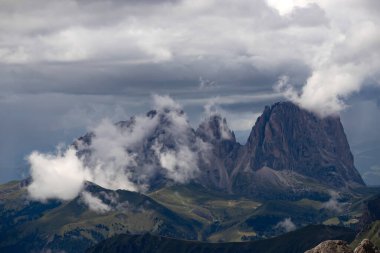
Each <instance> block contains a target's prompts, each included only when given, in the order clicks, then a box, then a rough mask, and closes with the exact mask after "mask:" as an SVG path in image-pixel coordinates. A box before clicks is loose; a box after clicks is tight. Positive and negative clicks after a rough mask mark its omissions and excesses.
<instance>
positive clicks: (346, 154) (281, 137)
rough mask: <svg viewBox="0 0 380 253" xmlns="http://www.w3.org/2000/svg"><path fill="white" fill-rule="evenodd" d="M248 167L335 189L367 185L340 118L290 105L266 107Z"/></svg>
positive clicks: (254, 136) (249, 146) (255, 130)
mask: <svg viewBox="0 0 380 253" xmlns="http://www.w3.org/2000/svg"><path fill="white" fill-rule="evenodd" d="M246 146H247V151H248V155H249V161H248V163H249V164H248V166H249V168H250V169H252V170H254V171H257V170H259V169H261V168H262V167H264V166H266V167H270V168H272V169H274V170H291V171H295V172H297V173H299V174H301V175H305V176H308V177H311V178H314V179H317V180H318V181H320V182H324V183H325V184H327V185H330V186H333V187H345V186H348V185H363V184H364V182H363V180H362V178H361V177H360V174H359V173H358V171H357V170H356V169H355V166H354V160H353V156H352V153H351V151H350V147H349V144H348V142H347V138H346V135H345V133H344V130H343V126H342V124H341V122H340V119H339V118H338V117H328V118H323V119H322V118H319V117H318V116H316V115H314V114H313V113H310V112H308V111H305V110H303V109H301V108H299V107H298V106H296V105H294V104H293V103H290V102H282V103H276V104H274V105H273V106H271V107H266V108H265V110H264V113H263V114H262V115H261V116H260V117H259V118H258V120H257V122H256V124H255V126H254V127H253V128H252V132H251V135H250V136H249V139H248V143H247V145H246Z"/></svg>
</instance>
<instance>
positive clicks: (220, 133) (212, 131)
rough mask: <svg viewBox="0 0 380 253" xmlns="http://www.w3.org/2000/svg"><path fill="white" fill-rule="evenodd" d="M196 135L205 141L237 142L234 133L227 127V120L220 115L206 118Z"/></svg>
mask: <svg viewBox="0 0 380 253" xmlns="http://www.w3.org/2000/svg"><path fill="white" fill-rule="evenodd" d="M196 133H197V135H198V136H200V137H201V138H202V139H203V140H205V141H212V140H216V141H221V140H229V141H233V142H235V141H236V139H235V134H234V132H233V131H231V129H230V128H229V127H228V125H227V120H226V119H225V118H222V116H221V115H220V114H213V115H211V116H209V117H208V118H206V119H205V120H204V121H203V122H202V123H201V124H200V125H199V127H198V129H197V131H196Z"/></svg>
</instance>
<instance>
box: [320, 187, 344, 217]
mask: <svg viewBox="0 0 380 253" xmlns="http://www.w3.org/2000/svg"><path fill="white" fill-rule="evenodd" d="M330 196H331V198H330V199H329V200H328V201H327V202H324V203H323V204H322V207H323V208H326V209H328V210H330V211H334V212H338V213H339V212H341V211H342V210H343V208H344V206H345V205H344V204H343V203H340V202H339V201H338V199H339V193H337V192H334V191H332V192H330Z"/></svg>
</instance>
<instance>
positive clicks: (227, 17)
mask: <svg viewBox="0 0 380 253" xmlns="http://www.w3.org/2000/svg"><path fill="white" fill-rule="evenodd" d="M0 17H1V18H0V117H1V121H0V122H1V123H0V140H1V142H0V182H5V181H8V180H10V179H14V178H20V177H22V176H25V171H27V164H26V162H25V157H26V156H27V155H28V154H30V153H31V152H32V151H33V150H38V151H42V152H47V151H54V149H55V147H56V146H57V145H58V144H59V143H66V144H70V143H71V142H72V140H73V139H74V138H75V137H78V136H80V135H82V134H83V133H85V132H86V130H87V129H88V128H89V127H91V126H93V125H94V124H96V123H97V122H99V120H101V119H102V118H105V117H107V118H110V119H111V120H113V121H118V120H123V119H126V118H129V117H130V116H132V115H134V114H136V113H141V112H145V111H147V110H149V109H150V106H151V103H150V101H151V95H152V94H169V95H170V96H172V97H173V98H174V99H176V100H177V101H179V102H180V103H181V104H182V105H183V106H184V108H185V110H186V112H187V114H188V116H189V119H190V120H191V123H192V124H193V126H196V125H197V124H198V123H199V121H200V119H201V117H202V111H203V108H204V106H205V105H210V104H214V105H217V106H218V107H219V110H220V111H221V112H222V113H223V114H224V115H225V116H226V118H227V120H228V123H229V125H230V127H231V128H232V129H233V130H234V131H236V133H237V135H238V137H239V140H240V141H241V142H245V140H246V138H247V135H248V133H249V130H250V128H251V127H252V125H253V123H254V122H255V120H256V118H257V116H258V115H259V113H260V112H261V111H262V110H263V107H264V105H267V104H272V103H274V102H276V101H279V100H284V99H290V100H292V101H294V102H296V103H298V104H300V105H301V106H303V107H304V108H307V109H308V110H311V111H314V112H315V113H318V114H319V115H320V116H328V115H331V114H333V115H341V117H342V121H343V123H344V126H345V129H346V133H347V135H348V138H349V141H350V144H351V147H352V150H353V153H354V155H355V160H356V165H357V167H358V169H359V170H360V172H361V173H362V175H363V177H364V179H365V180H366V181H367V182H368V183H371V184H380V158H379V155H378V154H379V152H380V133H379V130H378V129H379V125H380V109H379V108H380V88H379V87H380V84H379V80H380V78H379V76H380V29H379V24H380V23H379V22H380V1H374V0H320V1H316V0H315V1H313V0H267V1H266V0H238V1H233V0H218V1H217V0H185V1H180V0H167V1H163V0H161V1H158V0H126V1H122V0H108V1H104V0H77V1H74V0H64V1H62V0H29V1H28V0H0Z"/></svg>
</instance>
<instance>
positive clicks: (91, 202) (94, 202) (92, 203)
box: [81, 191, 112, 213]
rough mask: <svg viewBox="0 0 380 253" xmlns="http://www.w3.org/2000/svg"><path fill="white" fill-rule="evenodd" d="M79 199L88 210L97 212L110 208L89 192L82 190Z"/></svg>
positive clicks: (106, 210) (103, 211)
mask: <svg viewBox="0 0 380 253" xmlns="http://www.w3.org/2000/svg"><path fill="white" fill-rule="evenodd" d="M81 200H82V201H83V202H84V203H85V204H86V205H87V206H88V208H89V209H90V210H92V211H94V212H97V213H106V212H109V211H111V210H112V208H111V207H110V206H108V205H107V204H105V203H104V202H103V201H102V200H101V199H100V198H98V197H96V196H94V195H92V194H91V193H90V192H86V191H83V192H82V193H81Z"/></svg>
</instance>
